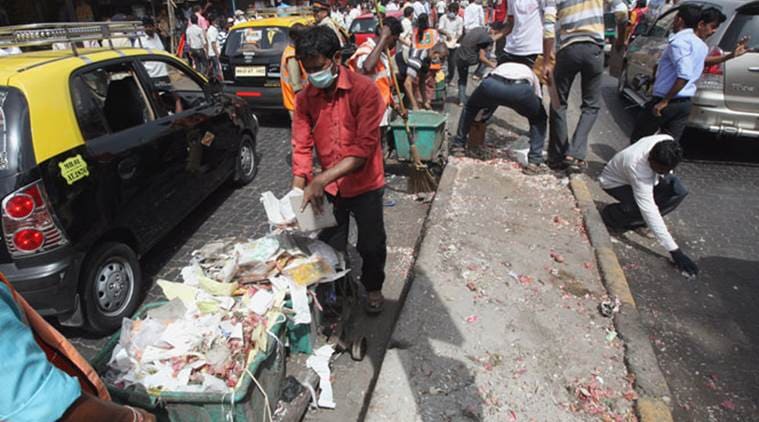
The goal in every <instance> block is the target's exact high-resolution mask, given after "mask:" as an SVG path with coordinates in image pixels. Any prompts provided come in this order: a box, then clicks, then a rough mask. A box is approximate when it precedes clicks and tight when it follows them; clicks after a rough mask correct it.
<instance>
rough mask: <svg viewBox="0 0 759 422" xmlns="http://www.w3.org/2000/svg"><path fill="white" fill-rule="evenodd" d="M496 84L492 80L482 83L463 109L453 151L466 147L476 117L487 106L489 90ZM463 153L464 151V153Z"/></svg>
mask: <svg viewBox="0 0 759 422" xmlns="http://www.w3.org/2000/svg"><path fill="white" fill-rule="evenodd" d="M493 86H494V84H492V83H491V82H490V79H489V78H488V79H485V80H484V81H482V83H481V84H480V85H479V86H478V87H477V88H476V89H475V90H474V92H472V96H471V97H469V99H468V100H467V101H466V103H464V105H463V106H462V107H461V116H460V117H459V126H458V129H457V130H456V136H455V137H454V138H453V145H452V146H451V147H452V148H451V149H452V150H456V151H458V150H460V149H463V148H465V147H466V142H467V138H468V136H469V131H470V130H471V128H472V122H474V118H475V116H477V113H479V111H480V110H481V109H483V108H485V107H486V106H485V104H487V103H488V102H487V100H486V98H487V97H489V92H488V88H490V89H492V87H493ZM462 152H463V151H462Z"/></svg>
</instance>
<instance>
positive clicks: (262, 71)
mask: <svg viewBox="0 0 759 422" xmlns="http://www.w3.org/2000/svg"><path fill="white" fill-rule="evenodd" d="M235 76H246V77H249V78H250V77H253V78H255V77H264V76H266V66H237V67H235Z"/></svg>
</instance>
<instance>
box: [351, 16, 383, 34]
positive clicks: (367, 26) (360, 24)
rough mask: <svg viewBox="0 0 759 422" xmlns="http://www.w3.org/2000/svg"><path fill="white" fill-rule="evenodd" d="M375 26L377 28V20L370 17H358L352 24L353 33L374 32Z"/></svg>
mask: <svg viewBox="0 0 759 422" xmlns="http://www.w3.org/2000/svg"><path fill="white" fill-rule="evenodd" d="M375 28H377V20H376V19H374V18H369V19H356V20H354V21H353V23H352V24H351V28H350V32H351V34H373V33H374V30H375Z"/></svg>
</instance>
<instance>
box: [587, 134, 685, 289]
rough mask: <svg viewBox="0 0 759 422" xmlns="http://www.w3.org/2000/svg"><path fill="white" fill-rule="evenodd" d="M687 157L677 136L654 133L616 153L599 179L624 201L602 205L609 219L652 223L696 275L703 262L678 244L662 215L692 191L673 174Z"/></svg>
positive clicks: (621, 227) (622, 224)
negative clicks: (675, 138)
mask: <svg viewBox="0 0 759 422" xmlns="http://www.w3.org/2000/svg"><path fill="white" fill-rule="evenodd" d="M682 158H683V150H682V148H681V147H680V144H678V143H677V142H675V141H674V140H673V139H672V137H671V136H669V135H652V136H648V137H645V138H641V139H640V140H639V141H638V142H636V143H635V144H633V145H630V146H629V147H627V148H625V149H623V150H622V151H619V152H618V153H617V154H616V155H614V157H613V158H612V159H611V161H609V162H608V163H607V164H606V167H604V169H603V171H602V172H601V176H600V177H599V178H598V182H599V183H600V184H601V187H602V188H603V189H604V191H606V193H608V194H609V195H611V196H612V197H614V198H615V199H617V200H618V201H619V202H618V203H616V204H611V205H607V206H606V207H604V208H603V209H602V210H601V217H602V218H603V220H604V223H606V225H607V226H608V227H609V228H610V229H612V230H614V231H626V230H635V229H638V228H642V227H646V226H648V228H649V229H650V230H651V232H652V233H653V235H654V236H655V237H656V239H657V240H658V241H659V243H660V244H661V245H662V246H663V247H664V248H665V249H666V250H667V251H668V252H669V253H670V255H671V256H672V260H674V262H675V265H677V268H678V269H679V270H680V271H682V272H683V273H685V274H686V275H687V276H689V277H691V276H695V275H697V274H698V267H697V266H696V264H695V263H693V261H692V260H691V259H690V258H688V257H687V256H686V255H685V254H684V253H683V252H682V251H681V250H680V248H679V247H678V246H677V243H675V240H674V239H672V235H670V233H669V230H667V225H666V224H664V218H662V216H664V215H667V214H669V213H670V212H672V211H674V210H675V208H677V206H678V205H680V203H681V202H682V201H683V199H685V196H686V195H688V191H687V190H686V189H685V186H683V184H682V183H681V182H680V179H679V178H677V176H675V175H673V174H671V173H672V170H674V169H675V167H677V165H678V164H679V163H680V161H681V160H682Z"/></svg>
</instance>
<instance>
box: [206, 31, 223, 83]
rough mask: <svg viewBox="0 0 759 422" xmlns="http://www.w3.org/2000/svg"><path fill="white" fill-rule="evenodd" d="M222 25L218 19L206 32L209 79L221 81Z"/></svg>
mask: <svg viewBox="0 0 759 422" xmlns="http://www.w3.org/2000/svg"><path fill="white" fill-rule="evenodd" d="M220 25H221V21H220V19H218V18H216V19H214V20H212V21H211V25H210V26H209V27H208V31H206V45H208V66H209V69H208V77H209V78H216V79H217V80H221V79H222V78H221V63H219V55H221V45H220V44H219V26H220Z"/></svg>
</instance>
